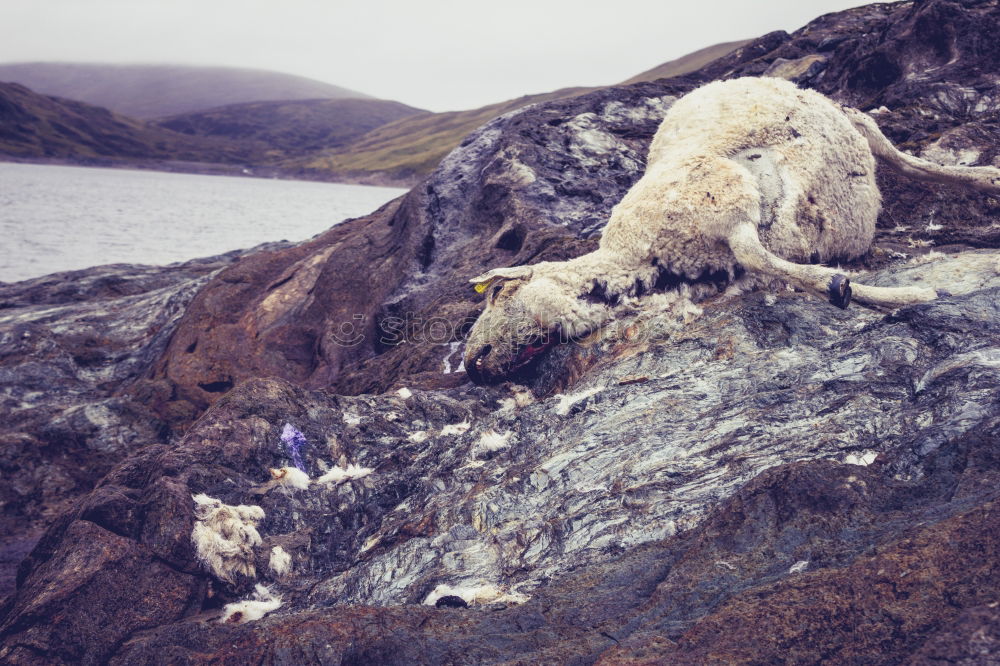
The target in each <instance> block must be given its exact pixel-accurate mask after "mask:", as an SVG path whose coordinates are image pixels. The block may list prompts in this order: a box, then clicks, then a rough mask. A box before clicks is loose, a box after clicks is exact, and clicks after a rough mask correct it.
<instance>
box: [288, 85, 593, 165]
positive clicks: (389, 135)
mask: <svg viewBox="0 0 1000 666" xmlns="http://www.w3.org/2000/svg"><path fill="white" fill-rule="evenodd" d="M591 90H593V88H564V89H562V90H557V91H555V92H551V93H545V94H540V95H526V96H524V97H518V98H517V99H512V100H508V101H506V102H500V103H498V104H491V105H489V106H484V107H482V108H479V109H472V110H470V111H449V112H447V113H428V114H424V115H420V116H413V117H410V118H404V119H402V120H397V121H395V122H392V123H388V124H386V125H383V126H382V127H379V128H377V129H375V130H372V131H371V132H368V133H367V134H365V135H364V136H361V137H359V138H358V139H357V140H355V141H352V142H351V143H349V144H347V145H346V146H344V147H342V148H337V149H333V150H327V151H320V152H318V153H314V154H312V155H307V156H303V157H298V158H293V159H290V160H286V161H283V162H281V166H282V167H284V168H286V169H290V170H292V171H295V172H298V173H300V174H301V175H304V176H310V177H319V176H321V175H322V174H325V173H330V172H333V173H336V174H339V175H341V176H344V177H349V178H355V179H361V180H365V179H371V178H375V177H377V176H381V177H384V178H386V179H388V180H399V181H412V180H413V179H415V178H417V177H419V176H423V175H426V174H428V173H430V172H431V171H433V170H434V167H436V166H437V164H438V162H440V161H441V159H442V158H443V157H444V156H445V155H447V154H448V153H449V152H451V151H452V150H453V149H454V148H455V147H456V146H458V145H459V144H460V143H461V142H462V139H464V138H465V137H466V136H467V135H468V134H469V133H470V132H472V131H473V130H475V129H476V128H478V127H481V126H482V125H484V124H486V123H487V122H489V121H490V120H492V119H493V118H496V117H497V116H501V115H503V114H505V113H508V112H510V111H514V110H516V109H520V108H522V107H525V106H528V105H529V104H537V103H541V102H549V101H552V100H556V99H562V98H566V97H575V96H577V95H582V94H584V93H586V92H590V91H591Z"/></svg>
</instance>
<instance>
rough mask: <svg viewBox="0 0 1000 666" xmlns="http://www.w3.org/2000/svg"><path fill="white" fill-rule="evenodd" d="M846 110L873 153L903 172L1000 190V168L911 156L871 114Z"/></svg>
mask: <svg viewBox="0 0 1000 666" xmlns="http://www.w3.org/2000/svg"><path fill="white" fill-rule="evenodd" d="M844 112H845V113H846V114H847V117H848V119H849V120H850V121H851V124H852V125H854V127H855V129H857V130H858V131H859V132H861V135H862V136H864V137H865V139H866V140H867V141H868V145H869V147H870V148H871V151H872V153H874V154H875V156H876V157H879V158H881V159H882V160H883V161H884V162H885V164H886V165H888V166H889V167H891V168H893V169H895V170H896V171H898V172H899V173H902V174H904V175H906V176H909V177H910V178H913V179H914V180H920V181H924V182H928V183H943V184H947V185H956V186H959V187H965V188H970V189H973V190H979V191H980V192H986V193H988V194H998V193H1000V169H997V168H995V167H991V166H945V165H942V164H935V163H934V162H929V161H927V160H925V159H922V158H920V157H914V156H913V155H908V154H907V153H904V152H903V151H901V150H899V149H898V148H896V146H894V145H892V142H891V141H889V139H887V138H886V136H885V135H884V134H882V130H880V129H879V126H878V124H877V123H876V122H875V121H874V120H872V118H871V116H869V115H868V114H866V113H863V112H861V111H858V110H856V109H850V108H845V109H844Z"/></svg>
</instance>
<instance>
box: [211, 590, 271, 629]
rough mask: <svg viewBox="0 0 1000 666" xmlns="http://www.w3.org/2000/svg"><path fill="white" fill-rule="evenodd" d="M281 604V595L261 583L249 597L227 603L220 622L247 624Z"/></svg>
mask: <svg viewBox="0 0 1000 666" xmlns="http://www.w3.org/2000/svg"><path fill="white" fill-rule="evenodd" d="M279 606H281V597H280V596H278V595H276V594H274V593H272V592H271V590H269V589H267V588H266V587H264V586H263V585H261V584H260V583H257V586H256V587H255V588H254V593H253V595H252V596H251V597H250V598H249V599H245V600H244V601H237V602H236V603H232V604H226V607H225V608H223V609H222V617H221V618H219V622H222V623H229V624H246V623H247V622H256V621H257V620H259V619H260V618H262V617H264V616H265V615H267V614H268V613H270V612H271V611H273V610H277V609H278V607H279Z"/></svg>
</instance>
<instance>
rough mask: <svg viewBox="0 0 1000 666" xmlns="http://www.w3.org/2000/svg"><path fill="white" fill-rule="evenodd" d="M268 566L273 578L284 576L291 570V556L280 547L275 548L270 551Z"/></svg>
mask: <svg viewBox="0 0 1000 666" xmlns="http://www.w3.org/2000/svg"><path fill="white" fill-rule="evenodd" d="M268 566H269V567H270V568H271V571H272V572H274V575H275V576H279V577H281V576H284V575H285V574H287V573H288V572H289V571H291V570H292V556H291V555H290V554H289V553H288V551H286V550H285V549H284V548H282V547H281V546H275V547H274V548H272V549H271V558H270V560H269V561H268Z"/></svg>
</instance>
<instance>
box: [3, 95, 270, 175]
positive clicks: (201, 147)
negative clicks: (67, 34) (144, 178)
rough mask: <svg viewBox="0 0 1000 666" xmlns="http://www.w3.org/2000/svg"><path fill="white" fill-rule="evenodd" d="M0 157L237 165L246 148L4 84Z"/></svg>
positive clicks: (246, 158)
mask: <svg viewBox="0 0 1000 666" xmlns="http://www.w3.org/2000/svg"><path fill="white" fill-rule="evenodd" d="M0 155H8V156H11V157H15V158H24V159H39V158H58V159H72V160H76V161H87V160H91V159H94V158H107V159H121V158H124V159H132V160H183V161H193V162H215V163H221V162H237V161H247V160H248V159H252V157H253V156H252V155H250V154H249V153H248V151H246V150H244V149H243V148H241V147H239V146H236V145H232V144H228V143H223V142H219V141H211V140H205V139H202V138H193V137H188V136H185V135H183V134H179V133H177V132H171V131H169V130H166V129H162V128H159V127H150V126H148V125H146V124H145V123H143V122H141V121H137V120H134V119H132V118H127V117H125V116H122V115H119V114H117V113H114V112H112V111H109V110H108V109H104V108H101V107H97V106H92V105H90V104H85V103H83V102H77V101H75V100H69V99H60V98H56V97H49V96H46V95H40V94H38V93H35V92H33V91H31V90H29V89H28V88H25V87H24V86H22V85H19V84H16V83H0Z"/></svg>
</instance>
